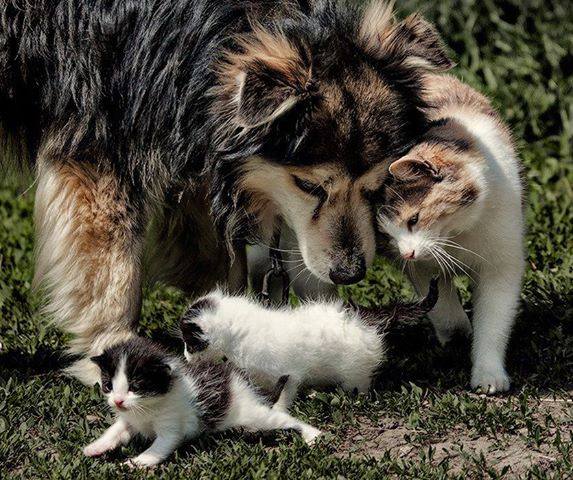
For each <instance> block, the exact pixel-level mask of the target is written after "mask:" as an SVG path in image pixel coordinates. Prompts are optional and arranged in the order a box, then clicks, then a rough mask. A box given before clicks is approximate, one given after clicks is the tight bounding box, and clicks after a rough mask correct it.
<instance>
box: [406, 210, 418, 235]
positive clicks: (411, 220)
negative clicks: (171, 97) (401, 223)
mask: <svg viewBox="0 0 573 480" xmlns="http://www.w3.org/2000/svg"><path fill="white" fill-rule="evenodd" d="M419 219H420V213H416V215H412V216H411V217H410V218H409V219H408V230H410V231H412V227H413V226H414V225H416V224H417V223H418V220H419Z"/></svg>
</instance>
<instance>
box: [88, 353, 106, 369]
mask: <svg viewBox="0 0 573 480" xmlns="http://www.w3.org/2000/svg"><path fill="white" fill-rule="evenodd" d="M90 360H91V361H92V362H94V363H95V364H96V365H97V366H98V367H100V368H103V367H104V366H105V364H106V363H107V357H106V355H105V353H102V354H101V355H96V356H94V357H90Z"/></svg>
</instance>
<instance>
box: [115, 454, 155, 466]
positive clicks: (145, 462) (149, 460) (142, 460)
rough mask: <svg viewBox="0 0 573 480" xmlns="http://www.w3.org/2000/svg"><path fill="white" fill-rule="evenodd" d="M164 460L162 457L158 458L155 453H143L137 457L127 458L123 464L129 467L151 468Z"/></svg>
mask: <svg viewBox="0 0 573 480" xmlns="http://www.w3.org/2000/svg"><path fill="white" fill-rule="evenodd" d="M162 460H163V459H162V458H158V457H156V456H155V455H150V454H146V453H142V454H141V455H138V456H137V457H134V458H130V459H129V460H126V461H125V462H123V464H124V465H126V466H128V467H129V468H149V467H154V466H155V465H158V464H159V463H161V461H162Z"/></svg>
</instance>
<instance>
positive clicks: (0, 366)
mask: <svg viewBox="0 0 573 480" xmlns="http://www.w3.org/2000/svg"><path fill="white" fill-rule="evenodd" d="M73 361H74V358H73V357H71V356H70V355H67V354H66V352H65V351H64V350H53V349H51V348H50V347H47V346H42V347H39V348H38V349H37V350H36V351H35V352H34V353H29V352H24V351H21V350H8V351H6V352H2V353H0V372H2V371H8V373H10V372H11V371H14V370H15V371H18V372H19V373H22V374H26V375H42V374H44V373H50V372H53V371H56V370H61V369H63V368H66V367H68V366H69V365H71V364H72V363H73ZM0 374H1V373H0Z"/></svg>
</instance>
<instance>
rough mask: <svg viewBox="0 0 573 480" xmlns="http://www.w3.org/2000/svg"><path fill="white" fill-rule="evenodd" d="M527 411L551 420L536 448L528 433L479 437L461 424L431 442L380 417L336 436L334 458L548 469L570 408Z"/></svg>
mask: <svg viewBox="0 0 573 480" xmlns="http://www.w3.org/2000/svg"><path fill="white" fill-rule="evenodd" d="M492 401H493V402H497V401H498V400H497V399H492ZM499 401H503V400H499ZM530 407H532V408H534V413H533V415H532V417H531V418H533V419H535V420H537V421H541V420H542V419H544V418H547V417H548V416H551V419H552V421H551V424H552V425H553V426H552V427H549V428H546V429H544V431H543V441H542V442H541V445H540V446H539V447H537V446H536V445H535V442H534V441H532V440H531V432H529V431H528V429H527V428H522V429H519V430H517V431H515V432H512V433H510V434H499V435H495V436H490V435H482V436H480V435H477V434H475V433H472V432H471V431H470V430H469V429H467V428H466V427H465V426H463V425H461V426H460V425H457V426H456V427H454V428H452V429H451V430H450V431H448V432H447V434H443V435H437V436H435V437H431V436H428V435H427V434H425V433H424V432H420V431H418V430H416V429H414V428H411V427H409V426H408V425H406V424H405V423H404V422H403V421H402V420H399V419H396V418H391V417H382V418H380V419H378V420H377V421H372V420H370V419H368V418H358V419H357V421H356V424H355V425H353V426H352V427H349V428H348V429H346V430H345V432H343V433H342V434H341V438H344V441H343V442H342V443H341V444H340V445H339V446H338V448H337V449H336V455H337V456H344V457H348V456H350V457H356V458H359V457H364V456H368V457H374V458H381V457H383V456H385V455H389V456H390V457H391V458H393V459H397V458H399V459H403V460H409V459H418V460H419V459H424V460H425V461H428V462H430V463H432V464H433V465H440V464H442V463H444V462H446V461H447V462H448V464H449V469H450V472H451V473H459V472H461V471H463V470H464V469H465V468H467V467H469V466H474V467H475V466H479V465H480V464H487V466H488V467H489V468H491V467H493V468H495V469H496V470H497V471H498V472H511V473H512V474H514V475H519V474H524V473H526V472H528V471H529V470H530V469H531V467H533V466H534V465H537V466H539V467H541V468H542V469H550V468H551V465H552V464H553V463H554V462H556V461H557V459H558V458H559V452H558V451H557V449H556V447H555V446H554V445H553V440H554V439H555V437H556V435H557V432H558V431H559V432H560V434H561V435H562V436H563V435H564V434H565V435H567V433H568V434H569V435H571V434H572V432H573V416H572V407H573V404H571V403H570V402H566V401H562V400H554V399H549V398H547V399H544V398H542V399H538V400H537V401H535V402H534V403H532V404H531V405H530ZM420 439H423V440H420ZM484 459H485V462H484V461H483V460H484Z"/></svg>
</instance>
